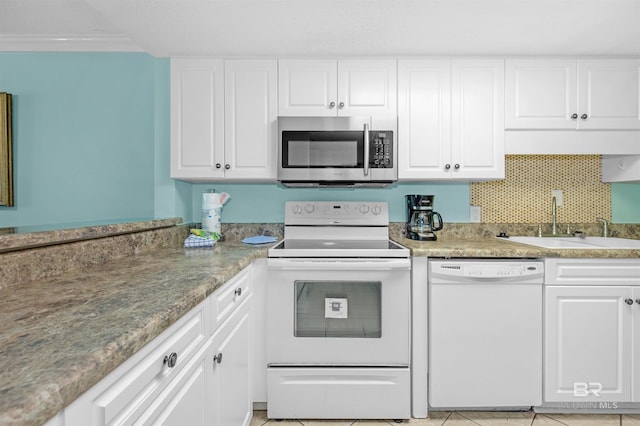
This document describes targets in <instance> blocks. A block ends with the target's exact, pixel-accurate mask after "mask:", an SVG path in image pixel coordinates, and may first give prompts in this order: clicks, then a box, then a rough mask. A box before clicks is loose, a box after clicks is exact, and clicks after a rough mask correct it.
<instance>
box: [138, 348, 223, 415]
mask: <svg viewBox="0 0 640 426" xmlns="http://www.w3.org/2000/svg"><path fill="white" fill-rule="evenodd" d="M209 348H210V344H207V345H205V346H204V347H203V348H202V350H201V351H200V352H199V353H198V355H197V356H196V357H194V359H193V361H192V362H190V363H189V365H188V366H187V367H186V368H185V369H184V370H183V371H182V372H181V373H180V374H179V375H178V376H177V377H176V378H175V379H174V380H173V382H172V383H171V384H169V386H167V387H166V388H165V389H164V391H163V392H162V394H161V395H160V396H159V397H158V398H156V399H155V400H154V402H153V404H152V405H151V406H150V407H149V409H148V410H147V411H146V412H145V413H144V414H143V415H142V416H140V418H138V419H137V420H136V422H135V423H134V424H136V425H149V424H161V425H165V426H171V425H175V426H182V425H206V424H209V421H208V419H209V417H210V415H211V414H210V413H209V401H208V398H207V386H208V383H209V382H210V380H211V377H210V375H211V368H210V367H209V368H208V367H207V363H210V362H211V357H210V355H209V354H210V349H209Z"/></svg>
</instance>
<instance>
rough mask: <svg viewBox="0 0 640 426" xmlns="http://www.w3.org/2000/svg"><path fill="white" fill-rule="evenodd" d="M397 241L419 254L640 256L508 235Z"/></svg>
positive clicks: (638, 256)
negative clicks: (552, 245) (547, 245)
mask: <svg viewBox="0 0 640 426" xmlns="http://www.w3.org/2000/svg"><path fill="white" fill-rule="evenodd" d="M393 239H394V241H396V242H398V243H399V244H402V245H403V246H405V247H407V248H409V249H410V250H411V255H412V256H416V257H424V256H426V257H479V258H481V257H488V258H492V257H501V258H545V257H575V258H592V257H594V258H627V259H628V258H640V250H626V249H625V250H622V249H606V248H602V249H555V248H554V249H550V248H541V247H535V246H532V245H527V244H522V243H516V242H513V241H509V240H508V239H504V238H495V237H479V236H477V237H474V238H460V237H457V236H451V235H444V236H438V239H437V240H436V241H416V240H410V239H408V238H405V237H403V236H400V235H396V236H394V238H393Z"/></svg>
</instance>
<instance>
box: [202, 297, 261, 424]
mask: <svg viewBox="0 0 640 426" xmlns="http://www.w3.org/2000/svg"><path fill="white" fill-rule="evenodd" d="M250 302H251V297H249V298H247V299H246V300H245V301H244V302H243V303H242V304H241V305H240V306H239V307H238V310H237V311H235V312H234V314H233V315H232V316H231V317H229V319H228V320H227V321H226V322H225V323H224V324H223V325H222V326H220V328H219V329H218V331H216V333H215V335H214V337H213V349H214V352H213V355H212V362H213V380H212V384H213V391H212V395H211V401H212V403H213V404H212V406H213V416H212V424H213V425H219V426H226V425H239V426H240V425H243V426H244V425H249V423H250V422H251V417H252V415H253V388H252V374H253V372H252V369H251V350H252V347H251V316H250V313H251V311H250V306H251V305H250ZM214 356H215V357H216V358H213V357H214ZM218 360H219V362H218Z"/></svg>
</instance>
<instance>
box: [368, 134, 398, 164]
mask: <svg viewBox="0 0 640 426" xmlns="http://www.w3.org/2000/svg"><path fill="white" fill-rule="evenodd" d="M369 141H370V142H369V143H370V150H369V167H371V168H374V169H390V168H392V167H393V132H383V131H379V130H378V131H371V132H369Z"/></svg>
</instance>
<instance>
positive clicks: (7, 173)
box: [0, 92, 13, 206]
mask: <svg viewBox="0 0 640 426" xmlns="http://www.w3.org/2000/svg"><path fill="white" fill-rule="evenodd" d="M11 142H12V141H11V94H9V93H4V92H0V206H13V154H12V152H11Z"/></svg>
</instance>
